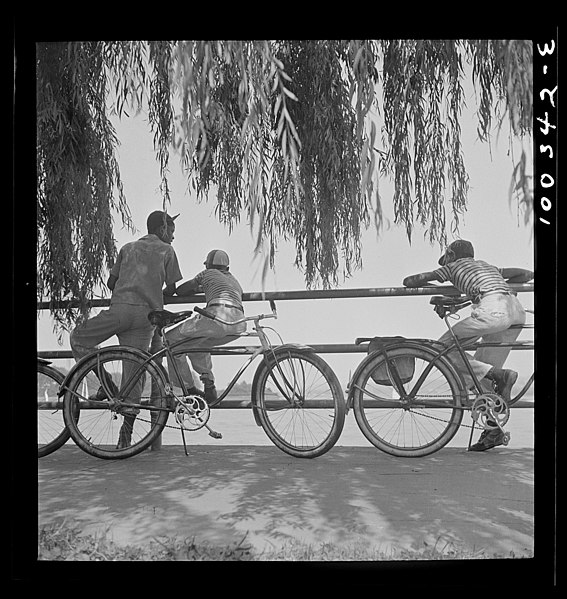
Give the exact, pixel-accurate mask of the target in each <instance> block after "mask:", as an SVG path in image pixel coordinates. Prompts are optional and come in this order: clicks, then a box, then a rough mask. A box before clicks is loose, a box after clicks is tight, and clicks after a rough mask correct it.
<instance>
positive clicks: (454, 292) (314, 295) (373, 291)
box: [37, 283, 534, 409]
mask: <svg viewBox="0 0 567 599" xmlns="http://www.w3.org/2000/svg"><path fill="white" fill-rule="evenodd" d="M510 288H511V289H512V291H515V292H517V293H530V292H533V290H534V286H533V283H524V284H510ZM428 295H447V296H458V295H461V293H460V292H459V290H458V289H456V288H455V287H453V286H450V285H443V286H428V287H370V288H354V289H324V290H293V291H266V292H262V291H258V292H248V293H244V294H243V295H242V300H243V302H258V301H269V300H274V301H275V300H282V301H287V300H312V299H356V298H372V297H408V296H428ZM204 302H205V298H204V295H202V294H194V295H187V296H183V297H177V296H174V297H164V303H165V304H169V305H175V304H189V303H204ZM78 305H79V304H78V302H77V301H74V300H66V301H60V302H46V301H42V302H38V303H37V308H38V310H53V309H62V308H66V307H78ZM109 305H110V299H108V298H101V299H93V300H91V302H90V306H91V307H92V308H105V307H108V306H109ZM523 328H533V325H525V326H524V327H523ZM308 345H309V347H311V348H312V349H313V350H314V351H315V352H316V353H326V354H340V353H348V354H352V353H367V351H368V347H367V346H366V345H361V344H354V343H332V344H316V343H313V344H308ZM480 345H482V346H484V347H487V346H491V347H496V346H500V345H502V344H498V343H496V344H486V343H483V344H474V345H471V346H469V347H467V349H475V348H476V347H477V346H480ZM505 345H506V347H511V349H512V350H526V349H531V350H533V349H534V344H533V341H527V342H524V341H516V342H511V343H507V344H505ZM248 349H249V350H250V351H253V350H254V349H257V347H256V346H248ZM210 353H211V355H240V353H239V352H238V351H231V350H230V348H212V349H211V351H210ZM37 355H38V356H40V357H42V358H47V359H68V358H72V357H73V354H72V352H71V351H69V350H43V351H38V352H37ZM55 403H58V402H55ZM533 405H534V404H533V400H520V401H519V402H518V403H517V404H516V405H515V406H514V407H518V408H521V407H529V408H532V407H533ZM217 407H218V408H224V409H235V408H250V407H251V402H250V400H249V399H229V398H227V399H225V400H223V401H222V402H221V404H220V405H219V406H217ZM46 408H47V406H46ZM215 409H216V408H215Z"/></svg>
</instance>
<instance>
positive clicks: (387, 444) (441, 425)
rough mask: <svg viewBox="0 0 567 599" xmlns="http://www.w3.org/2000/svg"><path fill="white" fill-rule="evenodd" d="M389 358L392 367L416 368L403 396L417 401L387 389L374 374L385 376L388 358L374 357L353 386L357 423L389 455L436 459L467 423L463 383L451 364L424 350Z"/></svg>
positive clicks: (392, 353)
mask: <svg viewBox="0 0 567 599" xmlns="http://www.w3.org/2000/svg"><path fill="white" fill-rule="evenodd" d="M387 353H388V357H389V359H390V360H391V361H393V363H394V364H403V363H407V361H408V360H409V361H412V362H413V363H415V369H414V370H413V374H411V375H410V376H408V377H406V378H405V379H404V381H403V388H404V390H405V393H407V394H411V393H412V392H413V393H414V396H413V397H411V398H406V399H404V398H402V397H401V395H402V394H401V393H399V392H398V390H397V388H396V385H394V384H392V383H390V384H383V383H384V381H383V379H380V377H377V376H376V373H377V372H382V373H383V372H385V370H386V358H385V354H384V353H382V352H380V353H374V354H370V355H369V356H368V357H366V358H365V359H364V360H363V362H362V363H361V364H360V366H359V368H358V369H357V372H356V373H355V376H354V377H353V380H352V382H351V388H352V391H351V392H352V394H353V409H354V415H355V419H356V422H357V424H358V426H359V428H360V430H361V431H362V433H363V434H364V436H365V437H366V438H367V439H368V440H369V441H370V443H372V444H373V445H374V446H375V447H377V448H378V449H380V450H382V451H384V452H386V453H388V454H390V455H394V456H401V457H421V456H426V455H429V454H431V453H434V452H436V451H438V450H439V449H441V448H442V447H444V446H445V445H446V444H447V443H449V441H450V440H451V439H452V438H453V437H454V435H455V433H456V432H457V430H458V429H459V426H460V424H461V421H462V419H463V407H462V405H463V402H464V401H465V399H466V397H467V395H466V391H465V389H464V387H463V385H462V383H461V379H460V378H459V376H458V375H457V374H456V372H455V371H454V369H453V368H452V366H451V365H450V364H449V363H448V362H447V361H445V360H443V359H436V357H437V356H436V353H435V352H434V351H431V350H428V349H426V348H418V347H415V346H408V347H400V346H398V347H397V348H395V349H394V348H388V349H387ZM398 360H399V362H398ZM391 363H392V362H391ZM390 372H391V369H390ZM373 375H374V377H373ZM375 379H378V380H379V381H380V382H376V381H375Z"/></svg>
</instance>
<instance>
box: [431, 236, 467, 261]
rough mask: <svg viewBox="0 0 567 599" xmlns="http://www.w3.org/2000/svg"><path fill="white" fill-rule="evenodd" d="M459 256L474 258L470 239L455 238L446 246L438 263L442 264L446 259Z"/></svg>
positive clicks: (454, 258) (453, 258)
mask: <svg viewBox="0 0 567 599" xmlns="http://www.w3.org/2000/svg"><path fill="white" fill-rule="evenodd" d="M459 258H474V248H473V244H472V243H471V242H470V241H466V240H465V239H457V240H455V241H453V243H451V244H449V245H448V246H447V249H446V250H445V253H444V254H443V255H442V256H441V258H439V264H440V265H441V266H444V265H445V264H446V263H447V259H449V260H450V261H451V262H452V261H453V260H458V259H459Z"/></svg>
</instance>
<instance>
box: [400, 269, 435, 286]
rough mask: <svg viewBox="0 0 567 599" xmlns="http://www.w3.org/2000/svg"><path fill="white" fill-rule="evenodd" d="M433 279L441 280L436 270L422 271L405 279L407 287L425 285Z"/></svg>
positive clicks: (404, 283)
mask: <svg viewBox="0 0 567 599" xmlns="http://www.w3.org/2000/svg"><path fill="white" fill-rule="evenodd" d="M431 281H439V278H438V276H437V275H436V274H435V273H434V272H422V273H419V274H417V275H410V276H409V277H406V278H405V279H404V281H403V285H404V286H405V287H423V286H424V285H425V284H426V283H430V282H431Z"/></svg>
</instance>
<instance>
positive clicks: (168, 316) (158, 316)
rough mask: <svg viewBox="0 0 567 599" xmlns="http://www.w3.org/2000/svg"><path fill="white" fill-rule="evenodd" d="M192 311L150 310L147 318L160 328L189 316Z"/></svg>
mask: <svg viewBox="0 0 567 599" xmlns="http://www.w3.org/2000/svg"><path fill="white" fill-rule="evenodd" d="M191 314H193V312H192V311H191V310H185V311H183V312H170V311H169V310H152V311H151V312H150V313H149V314H148V320H149V321H150V322H151V323H152V324H153V325H155V326H157V327H159V328H160V329H161V328H163V327H167V326H169V325H172V324H175V323H177V322H181V321H182V320H185V319H186V318H189V316H191Z"/></svg>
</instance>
